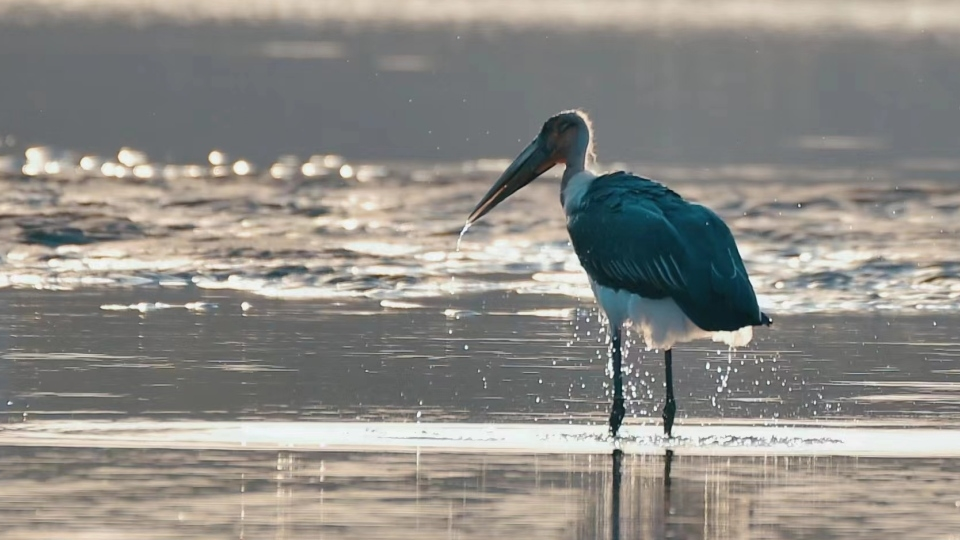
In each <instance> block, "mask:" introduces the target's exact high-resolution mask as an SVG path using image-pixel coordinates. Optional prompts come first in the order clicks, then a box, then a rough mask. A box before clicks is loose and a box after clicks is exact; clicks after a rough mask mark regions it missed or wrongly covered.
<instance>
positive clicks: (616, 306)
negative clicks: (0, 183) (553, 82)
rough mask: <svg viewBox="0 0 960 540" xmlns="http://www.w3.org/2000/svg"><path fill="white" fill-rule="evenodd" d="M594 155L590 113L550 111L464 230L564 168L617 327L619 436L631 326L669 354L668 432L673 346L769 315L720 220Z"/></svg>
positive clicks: (613, 425) (573, 213)
mask: <svg viewBox="0 0 960 540" xmlns="http://www.w3.org/2000/svg"><path fill="white" fill-rule="evenodd" d="M593 161H594V154H593V131H592V129H591V125H590V119H589V118H588V117H587V115H586V114H585V113H584V112H582V111H565V112H562V113H560V114H558V115H556V116H553V117H552V118H550V119H549V120H547V121H546V123H544V124H543V128H542V129H541V130H540V134H539V135H537V137H536V138H535V139H534V140H533V142H531V143H530V144H529V145H528V146H527V147H526V148H525V149H524V150H523V152H521V153H520V155H519V156H517V158H516V159H515V160H514V161H513V163H511V164H510V166H509V167H507V170H506V171H504V173H503V175H502V176H500V179H499V180H497V182H496V183H495V184H494V185H493V187H492V188H491V189H490V191H489V192H487V194H486V195H485V196H484V197H483V199H482V200H481V201H480V203H479V204H478V205H477V207H476V208H475V209H474V210H473V212H472V213H471V214H470V216H469V217H468V218H467V223H466V225H465V227H464V230H466V228H467V227H469V226H470V225H471V224H472V223H473V222H475V221H477V220H478V219H480V218H481V217H483V216H484V215H486V214H487V212H489V211H490V210H492V209H493V208H494V207H495V206H496V205H498V204H500V203H501V202H503V201H504V200H505V199H506V198H507V197H509V196H510V195H512V194H513V193H515V192H516V191H517V190H519V189H520V188H522V187H524V186H526V185H527V184H529V183H530V182H532V181H533V180H535V179H536V178H537V177H539V176H540V175H542V174H543V173H545V172H547V171H548V170H549V169H550V168H551V167H553V166H554V165H556V164H558V163H562V164H564V165H566V170H564V171H563V179H562V181H561V183H560V203H561V204H562V205H563V210H564V212H565V213H566V215H567V231H568V232H569V233H570V241H571V243H572V244H573V249H574V251H575V252H576V253H577V257H578V258H579V259H580V264H581V265H582V266H583V269H584V270H585V271H586V273H587V276H588V277H589V278H590V286H591V288H592V289H593V294H594V296H595V297H596V299H597V303H599V304H600V308H601V309H602V310H603V312H604V314H605V315H606V317H607V321H608V323H609V325H610V336H611V355H612V364H613V392H614V397H613V404H612V407H611V411H610V434H611V435H612V436H614V437H616V436H617V432H618V430H619V429H620V424H621V423H622V422H623V416H624V414H625V412H626V410H625V408H624V401H623V373H622V367H621V366H622V354H623V352H622V342H621V331H622V329H623V325H624V323H631V324H632V325H633V326H634V328H636V329H637V331H638V332H640V333H641V334H642V335H643V340H644V343H645V345H646V346H647V348H649V349H661V350H663V351H664V364H665V367H666V388H667V395H666V403H665V405H664V407H663V431H664V433H665V434H666V436H667V437H671V436H672V430H673V420H674V417H675V416H676V412H677V403H676V400H675V399H674V394H673V354H672V351H673V349H672V347H673V345H674V344H675V343H678V342H682V341H688V340H691V339H698V338H704V337H712V338H713V340H714V341H719V342H723V343H726V344H727V345H729V346H731V347H738V346H742V345H746V344H747V343H748V342H749V341H750V339H751V338H752V337H753V327H754V326H759V325H769V324H770V322H771V321H770V318H769V317H767V315H766V314H764V313H762V312H761V311H760V307H759V306H758V305H757V297H756V294H755V293H754V292H753V286H752V285H751V284H750V280H749V278H748V277H747V270H746V268H744V266H743V261H742V260H741V259H740V252H739V250H738V249H737V244H736V242H734V239H733V235H732V234H731V233H730V229H729V228H727V225H726V224H725V223H724V222H723V220H721V219H720V218H719V217H718V216H717V215H716V214H715V213H713V212H712V211H711V210H710V209H708V208H706V207H703V206H700V205H699V204H693V203H689V202H687V201H685V200H683V198H681V197H680V195H677V194H676V193H674V192H673V191H671V190H670V189H668V188H667V187H665V186H663V185H661V184H659V183H657V182H654V181H653V180H648V179H646V178H642V177H639V176H636V175H633V174H630V173H627V172H623V171H619V172H613V173H608V174H602V175H599V176H598V175H596V174H595V173H593V172H591V171H590V170H589V169H588V165H591V164H592V162H593Z"/></svg>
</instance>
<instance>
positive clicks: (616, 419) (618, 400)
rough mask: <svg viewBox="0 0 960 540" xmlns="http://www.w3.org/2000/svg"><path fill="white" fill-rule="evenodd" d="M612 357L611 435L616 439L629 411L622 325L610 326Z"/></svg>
mask: <svg viewBox="0 0 960 540" xmlns="http://www.w3.org/2000/svg"><path fill="white" fill-rule="evenodd" d="M610 332H611V338H612V339H611V340H610V341H611V349H612V350H611V355H612V358H613V406H612V407H611V408H610V435H611V436H612V437H614V438H616V436H617V432H618V431H619V430H620V424H622V423H623V416H624V415H625V414H626V412H627V410H626V408H625V407H624V405H623V369H622V366H623V359H622V356H621V355H622V352H621V347H620V325H619V324H617V325H612V324H611V325H610Z"/></svg>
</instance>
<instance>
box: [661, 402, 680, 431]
mask: <svg viewBox="0 0 960 540" xmlns="http://www.w3.org/2000/svg"><path fill="white" fill-rule="evenodd" d="M676 415H677V402H676V401H673V400H672V399H671V400H670V401H667V403H666V405H664V406H663V434H664V435H666V436H667V438H668V439H669V438H672V437H673V419H674V417H676Z"/></svg>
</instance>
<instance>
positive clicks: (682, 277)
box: [567, 172, 769, 331]
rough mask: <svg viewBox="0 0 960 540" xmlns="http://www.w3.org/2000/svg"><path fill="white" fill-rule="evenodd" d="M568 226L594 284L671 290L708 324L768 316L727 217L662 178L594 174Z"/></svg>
mask: <svg viewBox="0 0 960 540" xmlns="http://www.w3.org/2000/svg"><path fill="white" fill-rule="evenodd" d="M567 229H568V230H569V232H570V240H571V241H572V243H573V247H574V250H575V251H576V252H577V256H578V257H579V259H580V264H581V265H582V266H583V268H584V270H586V272H587V274H588V275H589V276H590V277H591V278H592V279H593V280H594V281H595V282H597V283H598V284H599V285H602V286H604V287H608V288H611V289H617V290H626V291H629V292H631V293H634V294H637V295H640V296H643V297H645V298H667V297H669V298H672V299H673V300H674V301H675V302H676V303H677V305H678V306H680V308H681V309H682V310H683V312H684V313H685V314H686V315H687V317H689V318H690V320H691V321H693V323H694V324H696V325H697V326H698V327H700V328H702V329H704V330H708V331H720V330H728V331H730V330H737V329H739V328H742V327H744V326H751V325H759V324H768V323H769V319H767V317H766V316H765V315H763V314H762V313H761V312H760V308H759V306H758V305H757V297H756V294H755V293H754V291H753V286H752V285H751V284H750V280H749V278H748V276H747V270H746V268H745V267H744V265H743V260H742V259H741V258H740V252H739V251H738V250H737V245H736V242H735V241H734V239H733V235H732V234H731V233H730V229H729V228H728V227H727V225H726V224H725V223H724V222H723V220H721V219H720V218H719V217H718V216H717V215H716V214H714V213H713V212H712V211H711V210H709V209H708V208H705V207H703V206H700V205H698V204H691V203H688V202H686V201H684V200H683V199H682V198H681V197H680V196H679V195H677V194H676V193H674V192H673V191H670V190H669V189H667V188H666V187H664V186H663V185H661V184H658V183H656V182H654V181H652V180H647V179H645V178H641V177H638V176H634V175H632V174H629V173H625V172H616V173H611V174H607V175H604V176H600V177H598V178H596V179H595V180H594V181H593V182H592V183H591V185H590V187H589V188H588V189H587V192H586V193H585V194H584V196H583V198H582V199H581V201H580V206H579V207H578V208H576V209H574V210H573V211H572V213H570V214H569V217H568V220H567Z"/></svg>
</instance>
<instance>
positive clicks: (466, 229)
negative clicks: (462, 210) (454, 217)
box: [457, 221, 472, 253]
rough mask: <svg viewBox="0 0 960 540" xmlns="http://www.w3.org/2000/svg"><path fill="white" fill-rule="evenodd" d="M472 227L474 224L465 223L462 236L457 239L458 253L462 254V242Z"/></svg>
mask: <svg viewBox="0 0 960 540" xmlns="http://www.w3.org/2000/svg"><path fill="white" fill-rule="evenodd" d="M470 225H472V223H470V222H469V221H468V222H466V223H464V224H463V228H462V229H460V236H458V237H457V253H460V242H463V235H465V234H467V231H469V230H470Z"/></svg>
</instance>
